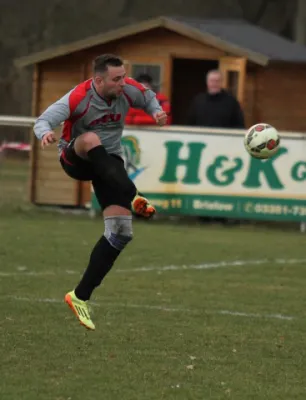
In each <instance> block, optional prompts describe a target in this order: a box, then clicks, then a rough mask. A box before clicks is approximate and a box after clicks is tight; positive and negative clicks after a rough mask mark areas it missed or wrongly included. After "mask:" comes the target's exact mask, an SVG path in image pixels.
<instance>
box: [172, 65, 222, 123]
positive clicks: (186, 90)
mask: <svg viewBox="0 0 306 400" xmlns="http://www.w3.org/2000/svg"><path fill="white" fill-rule="evenodd" d="M172 62H173V65H172V96H171V107H172V124H173V125H187V114H188V110H189V107H190V105H191V102H192V101H193V99H194V97H195V96H196V95H197V94H198V93H201V92H206V74H207V72H208V71H210V70H212V69H217V68H218V66H219V62H218V61H217V60H197V59H187V58H173V60H172Z"/></svg>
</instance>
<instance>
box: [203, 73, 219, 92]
mask: <svg viewBox="0 0 306 400" xmlns="http://www.w3.org/2000/svg"><path fill="white" fill-rule="evenodd" d="M206 83H207V91H208V93H211V94H215V93H219V92H220V91H221V89H222V76H221V74H220V73H218V72H212V73H210V74H208V75H207V79H206Z"/></svg>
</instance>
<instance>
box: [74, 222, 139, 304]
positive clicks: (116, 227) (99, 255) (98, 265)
mask: <svg viewBox="0 0 306 400" xmlns="http://www.w3.org/2000/svg"><path fill="white" fill-rule="evenodd" d="M132 237H133V231H132V216H130V215H121V216H119V215H118V216H113V217H105V232H104V235H103V236H102V238H101V239H100V240H99V241H98V242H97V244H96V245H95V247H94V249H93V251H92V253H91V256H90V260H89V264H88V267H87V269H86V271H85V273H84V275H83V277H82V279H81V281H80V283H79V284H78V286H77V287H76V289H75V295H76V296H77V298H79V299H80V300H84V301H87V300H89V298H90V296H91V294H92V292H93V291H94V289H95V288H96V287H97V286H99V285H100V284H101V282H102V280H103V279H104V277H105V276H106V274H107V273H108V272H109V270H110V269H111V268H112V266H113V264H114V262H115V261H116V259H117V257H118V256H119V254H120V252H121V251H122V250H123V249H124V248H125V246H126V245H127V244H128V243H129V242H130V241H131V240H132Z"/></svg>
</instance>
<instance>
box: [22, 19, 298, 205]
mask: <svg viewBox="0 0 306 400" xmlns="http://www.w3.org/2000/svg"><path fill="white" fill-rule="evenodd" d="M107 52H111V53H116V54H118V55H120V56H121V57H122V58H123V59H124V60H125V63H126V68H127V72H128V74H129V75H130V76H133V77H135V76H136V75H137V74H138V73H139V72H148V73H150V74H152V75H153V78H154V80H155V84H156V86H157V87H158V89H159V90H161V91H162V92H163V93H164V94H166V95H167V96H168V97H169V98H170V100H171V103H172V110H173V124H175V125H184V124H185V117H186V111H187V109H188V107H189V105H190V102H191V100H192V98H193V97H194V96H195V95H196V94H197V93H198V92H201V91H204V90H205V75H206V73H207V71H209V70H210V69H214V68H219V69H221V70H222V71H223V73H224V77H225V82H224V85H225V87H226V88H227V89H229V90H230V91H231V92H232V93H233V94H234V95H236V96H237V98H238V99H239V101H240V102H241V104H242V107H243V109H244V112H245V117H246V123H247V125H248V126H250V125H252V124H254V123H256V122H259V121H265V122H269V123H271V124H272V125H275V126H276V127H277V128H278V129H279V130H290V131H306V48H305V47H303V46H301V45H299V44H297V43H293V42H290V41H288V40H286V39H284V38H282V37H280V36H277V35H275V34H273V33H270V32H268V31H265V30H263V29H262V28H259V27H257V26H253V25H250V24H249V23H247V22H244V21H240V20H238V21H237V20H197V19H188V18H183V17H175V18H174V17H173V18H171V17H159V18H155V19H152V20H147V21H144V22H140V23H136V24H133V25H129V26H125V27H122V28H120V29H116V30H112V31H109V32H104V33H102V34H100V35H97V36H93V37H89V38H87V39H84V40H81V41H78V42H74V43H71V44H66V45H62V46H58V47H55V48H52V49H48V50H46V51H42V52H39V53H35V54H32V55H29V56H26V57H23V58H19V59H17V60H16V61H15V64H16V66H17V67H20V68H21V67H26V66H30V65H32V66H33V65H34V75H33V116H38V115H39V114H40V113H41V112H42V111H44V110H45V109H46V108H47V107H48V106H49V105H50V104H51V103H53V102H54V101H56V100H57V99H58V98H60V97H61V96H62V95H64V94H65V93H66V92H67V91H69V90H70V89H72V88H73V87H74V86H75V85H77V84H78V83H79V82H81V81H83V80H85V79H88V78H90V76H91V63H92V60H93V58H94V57H96V56H98V55H100V54H103V53H107ZM169 129H171V128H169ZM32 145H33V151H32V162H31V169H32V175H31V194H30V198H31V201H32V202H33V203H35V204H53V205H68V206H76V207H82V206H84V205H85V204H86V202H88V201H89V199H90V185H89V183H87V182H86V183H84V182H83V183H82V182H75V181H73V180H72V179H70V178H68V177H67V176H66V175H65V173H64V172H63V171H62V170H61V167H60V164H59V162H58V156H57V148H56V146H54V147H50V148H48V149H46V150H44V151H42V150H41V148H40V145H39V143H38V141H37V140H36V139H35V137H34V135H33V142H32Z"/></svg>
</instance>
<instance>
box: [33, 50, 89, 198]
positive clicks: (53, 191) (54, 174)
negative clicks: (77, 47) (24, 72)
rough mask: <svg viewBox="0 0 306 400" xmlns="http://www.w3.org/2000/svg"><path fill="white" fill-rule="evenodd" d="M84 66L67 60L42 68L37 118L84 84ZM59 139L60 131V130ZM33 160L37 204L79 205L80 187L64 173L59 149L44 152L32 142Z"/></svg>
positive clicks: (74, 58)
mask: <svg viewBox="0 0 306 400" xmlns="http://www.w3.org/2000/svg"><path fill="white" fill-rule="evenodd" d="M84 78H85V76H84V63H83V62H82V60H81V59H80V58H76V57H65V58H62V59H61V60H60V62H59V60H54V61H49V62H46V63H43V64H41V65H40V66H39V88H38V95H37V107H36V110H37V115H39V114H40V113H42V112H43V111H44V110H45V109H46V108H47V107H48V106H49V105H50V104H52V103H53V102H55V101H56V100H57V99H59V98H60V97H62V96H63V95H64V94H65V93H67V92H68V91H69V90H71V89H72V88H73V87H74V86H75V85H77V84H78V83H79V82H81V81H82V80H84ZM56 132H57V135H58V137H59V136H60V135H61V129H57V131H56ZM33 141H34V143H33V146H34V150H33V152H34V158H35V160H34V161H35V162H34V163H33V170H32V178H33V181H34V182H33V191H32V201H33V202H34V203H36V204H54V205H71V206H75V205H78V202H79V200H80V193H79V188H80V183H79V182H77V181H74V180H72V179H71V178H69V177H68V176H67V175H66V174H65V173H64V171H63V170H62V168H61V166H60V163H59V160H58V151H57V146H56V145H53V146H50V147H47V148H46V149H44V150H42V149H41V147H40V142H38V140H36V139H35V138H33Z"/></svg>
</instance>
